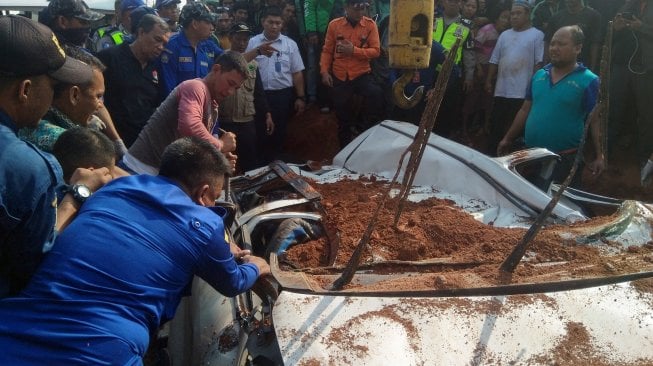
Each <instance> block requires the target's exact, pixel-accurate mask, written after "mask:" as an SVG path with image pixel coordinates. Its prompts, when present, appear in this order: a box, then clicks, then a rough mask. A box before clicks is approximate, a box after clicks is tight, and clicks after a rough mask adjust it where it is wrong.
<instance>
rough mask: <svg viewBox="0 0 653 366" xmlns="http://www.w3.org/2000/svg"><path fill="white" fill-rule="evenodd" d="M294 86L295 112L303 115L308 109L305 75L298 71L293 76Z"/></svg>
mask: <svg viewBox="0 0 653 366" xmlns="http://www.w3.org/2000/svg"><path fill="white" fill-rule="evenodd" d="M292 84H293V87H294V88H295V96H296V97H297V98H296V99H295V111H296V112H297V113H303V112H304V108H306V101H305V99H306V94H305V93H304V73H303V72H302V71H297V72H294V73H293V74H292Z"/></svg>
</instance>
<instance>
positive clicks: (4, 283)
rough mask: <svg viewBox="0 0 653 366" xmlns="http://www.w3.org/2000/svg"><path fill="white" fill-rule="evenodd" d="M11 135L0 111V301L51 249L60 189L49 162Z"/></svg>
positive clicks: (58, 172)
mask: <svg viewBox="0 0 653 366" xmlns="http://www.w3.org/2000/svg"><path fill="white" fill-rule="evenodd" d="M16 133H17V126H16V125H15V124H14V122H13V121H12V120H11V118H10V117H9V116H8V115H7V114H5V113H4V112H3V111H1V110H0V298H2V297H6V296H7V295H10V294H15V293H16V292H17V291H19V290H20V289H21V288H22V287H23V286H24V285H26V283H27V281H28V280H29V278H30V277H31V275H32V274H33V273H34V271H35V270H36V267H37V266H38V264H39V263H40V262H41V259H42V257H43V253H45V252H47V251H48V250H50V248H51V247H52V243H53V241H54V237H55V223H56V218H57V216H56V215H57V212H56V209H57V192H58V191H60V190H61V188H62V187H63V186H64V181H63V172H62V170H61V166H60V165H59V163H58V162H57V160H56V159H55V158H54V156H52V155H50V154H48V153H45V152H43V151H41V150H39V149H38V148H37V147H35V146H34V145H32V144H30V143H26V142H24V141H22V140H20V139H19V138H18V136H17V135H16Z"/></svg>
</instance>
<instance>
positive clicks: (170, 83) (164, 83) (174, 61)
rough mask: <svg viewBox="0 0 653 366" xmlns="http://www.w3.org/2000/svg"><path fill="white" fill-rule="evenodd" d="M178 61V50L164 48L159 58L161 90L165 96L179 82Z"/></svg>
mask: <svg viewBox="0 0 653 366" xmlns="http://www.w3.org/2000/svg"><path fill="white" fill-rule="evenodd" d="M178 61H179V55H178V54H177V52H175V50H168V49H167V48H166V49H164V50H163V52H162V53H161V57H160V58H159V72H160V73H161V78H160V80H161V91H162V95H163V97H164V98H165V97H166V96H168V94H170V92H171V91H172V89H174V88H175V87H176V86H177V84H179V82H178V79H177V70H178V68H179V67H178V66H179V65H178Z"/></svg>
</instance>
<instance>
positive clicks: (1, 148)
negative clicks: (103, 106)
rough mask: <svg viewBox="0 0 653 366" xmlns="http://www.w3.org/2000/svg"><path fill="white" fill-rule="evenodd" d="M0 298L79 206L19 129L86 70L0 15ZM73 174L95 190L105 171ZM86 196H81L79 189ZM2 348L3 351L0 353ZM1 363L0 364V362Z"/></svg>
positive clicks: (87, 76)
mask: <svg viewBox="0 0 653 366" xmlns="http://www.w3.org/2000/svg"><path fill="white" fill-rule="evenodd" d="M0 49H1V50H2V53H1V54H0V187H1V188H0V298H3V297H5V296H9V295H13V294H16V293H17V292H18V291H19V290H20V289H21V288H22V287H23V286H24V285H25V284H26V283H27V281H28V280H29V278H30V277H31V276H32V274H33V273H34V271H35V270H36V267H37V266H38V264H39V263H40V261H41V258H42V256H43V253H44V252H47V251H48V250H49V249H50V248H51V247H52V241H53V240H54V237H55V233H56V231H57V230H62V229H63V228H64V227H65V226H66V225H67V224H68V222H69V221H70V220H71V219H72V218H73V217H74V215H75V214H76V212H77V209H78V208H79V204H78V203H77V202H76V201H75V199H74V196H75V194H76V193H77V191H75V192H71V193H68V194H66V195H65V196H64V197H63V199H62V200H61V201H60V202H59V203H58V204H57V201H58V200H57V193H58V192H59V191H60V190H61V189H63V188H64V185H63V177H62V172H61V167H60V166H59V163H57V161H56V160H55V159H54V157H53V156H52V155H50V154H47V153H44V152H42V151H41V150H39V149H38V148H36V146H34V145H32V144H29V143H26V142H24V141H22V140H20V139H19V138H18V136H17V132H18V129H20V128H22V127H32V128H33V127H36V125H37V124H38V122H39V120H40V119H41V117H43V115H44V114H45V112H47V110H48V108H49V107H50V104H51V103H52V97H53V95H54V90H53V86H54V85H55V83H56V82H63V83H75V84H83V83H87V82H88V81H90V80H91V78H92V77H93V71H92V69H91V67H90V66H89V65H87V64H84V63H82V62H80V61H78V60H75V59H73V58H70V57H66V55H65V53H64V51H63V49H62V48H61V47H60V46H59V43H58V42H57V39H56V37H55V36H54V34H53V33H52V31H51V30H50V29H48V28H47V27H46V26H44V25H42V24H39V23H36V22H34V21H32V20H29V19H27V18H24V17H20V16H17V15H10V16H5V17H0ZM80 173H82V171H80V172H77V174H73V177H72V178H71V183H72V184H75V185H78V184H80V186H78V188H79V187H81V184H85V185H86V186H88V187H90V188H91V190H95V189H97V188H99V187H100V186H101V184H102V183H103V182H106V181H107V180H108V179H109V178H110V176H108V174H109V171H108V169H97V170H95V171H93V172H91V171H86V170H85V171H83V174H80ZM86 193H88V191H86ZM1 348H3V349H4V347H1ZM1 363H2V362H0V364H1Z"/></svg>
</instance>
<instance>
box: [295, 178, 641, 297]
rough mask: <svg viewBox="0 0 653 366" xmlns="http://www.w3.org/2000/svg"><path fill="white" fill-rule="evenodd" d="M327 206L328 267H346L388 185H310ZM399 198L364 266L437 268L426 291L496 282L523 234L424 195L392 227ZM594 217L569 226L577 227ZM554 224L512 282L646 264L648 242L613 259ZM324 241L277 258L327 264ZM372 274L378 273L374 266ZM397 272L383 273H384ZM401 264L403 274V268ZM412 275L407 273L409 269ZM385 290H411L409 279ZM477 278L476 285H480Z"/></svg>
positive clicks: (387, 211) (381, 221) (385, 212)
mask: <svg viewBox="0 0 653 366" xmlns="http://www.w3.org/2000/svg"><path fill="white" fill-rule="evenodd" d="M316 189H317V190H318V191H319V192H320V193H321V194H322V197H323V198H322V204H323V205H324V207H325V208H326V211H327V218H326V225H327V227H331V228H337V229H336V230H337V232H338V234H339V237H340V243H339V248H338V254H337V257H336V260H335V264H334V266H336V267H342V266H344V265H346V263H347V261H348V260H349V258H350V257H351V255H352V253H353V251H354V250H355V248H356V246H357V244H358V242H359V240H360V239H361V238H362V236H363V233H364V232H365V230H366V228H367V226H368V224H369V223H370V221H371V219H372V215H373V213H374V212H375V211H376V208H377V206H378V204H379V201H380V200H381V199H382V197H384V195H387V193H388V183H387V182H381V181H376V180H374V179H371V180H367V179H361V180H356V181H354V180H343V181H340V182H337V183H330V184H321V185H317V186H316ZM397 204H398V200H397V199H396V198H388V199H387V200H386V202H385V205H384V208H383V209H382V210H381V212H380V213H379V215H378V218H377V219H378V222H377V224H376V227H375V230H374V232H373V234H372V236H371V240H370V242H369V245H368V246H367V247H366V249H365V251H364V258H363V263H364V264H365V263H372V262H374V263H379V262H391V263H393V264H397V265H405V263H403V262H397V261H430V262H438V263H440V264H442V265H440V266H432V267H430V266H423V267H420V268H421V269H420V270H419V271H418V272H422V273H428V275H426V277H425V278H424V279H423V280H422V282H423V283H425V284H426V287H429V288H432V287H436V288H451V287H466V286H478V285H483V282H485V281H489V282H488V283H487V284H491V283H497V281H499V280H500V279H499V271H498V268H499V266H500V264H501V263H502V262H503V260H505V258H506V257H507V256H508V254H509V253H510V252H511V251H512V249H513V248H514V247H515V245H517V243H519V241H520V240H521V238H522V237H523V236H524V234H525V230H524V229H511V228H500V227H494V226H491V225H486V224H483V223H481V222H479V221H477V220H475V219H474V218H473V217H472V216H471V215H469V214H468V213H466V212H465V211H463V210H462V209H460V208H458V207H456V206H454V205H453V203H452V202H450V201H447V200H442V199H437V198H430V199H427V200H424V201H421V202H406V205H405V207H404V211H403V213H402V215H401V217H400V220H399V224H398V225H397V227H396V228H395V227H394V226H393V220H394V215H395V212H396V209H397ZM608 219H610V218H609V217H601V218H597V219H595V220H590V221H588V222H584V223H577V224H574V225H573V227H574V228H582V227H583V226H587V225H590V224H595V223H596V221H601V222H603V221H604V220H608ZM560 229H561V227H556V226H551V227H547V228H544V229H543V230H542V231H541V232H540V233H539V234H538V235H537V236H536V237H535V239H534V240H533V242H532V243H531V245H530V247H529V251H528V252H527V258H526V260H524V261H522V263H521V264H520V266H519V267H518V268H517V270H516V271H515V274H514V276H513V278H512V279H511V281H513V282H531V281H535V280H538V279H541V278H547V279H552V280H554V279H563V278H577V277H594V276H598V275H614V274H619V273H627V272H634V271H640V270H642V265H644V266H646V265H648V266H649V267H651V263H653V256H652V255H651V251H652V248H653V245H648V246H645V247H642V248H637V249H634V248H631V249H628V248H625V249H623V250H621V251H620V252H619V253H617V254H615V255H610V256H606V255H604V254H601V253H600V252H599V250H598V249H597V248H596V247H594V246H589V245H581V244H577V243H575V242H574V241H573V240H565V239H563V238H561V237H560V235H559V234H558V232H559V231H560ZM329 245H330V243H327V241H326V240H325V239H320V240H316V241H312V242H309V243H305V244H301V245H296V246H294V247H291V248H290V249H289V250H288V252H287V253H286V255H285V258H284V260H285V261H287V262H289V263H292V264H293V266H294V267H299V268H304V269H306V268H313V269H314V268H316V267H324V266H327V265H328V263H327V255H325V253H329V247H328V246H329ZM377 270H380V269H378V268H377ZM393 270H394V271H397V272H399V270H397V269H396V268H395V269H392V268H389V269H386V271H390V272H392V271H393ZM405 270H406V268H405V267H404V268H403V270H402V271H405ZM413 271H414V269H413ZM398 281H400V280H395V281H394V282H393V283H392V284H389V283H388V284H387V286H392V287H393V288H395V287H396V286H404V285H405V286H415V281H414V278H412V279H410V280H409V281H406V282H407V283H405V284H401V283H398ZM479 281H480V282H479Z"/></svg>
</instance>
